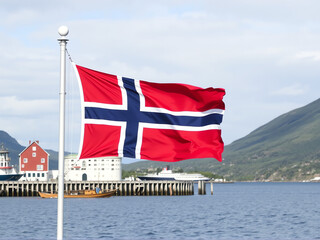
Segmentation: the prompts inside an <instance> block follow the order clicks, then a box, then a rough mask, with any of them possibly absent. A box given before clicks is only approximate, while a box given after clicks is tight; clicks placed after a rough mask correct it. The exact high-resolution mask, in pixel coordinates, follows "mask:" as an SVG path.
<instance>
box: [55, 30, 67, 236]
mask: <svg viewBox="0 0 320 240" xmlns="http://www.w3.org/2000/svg"><path fill="white" fill-rule="evenodd" d="M58 32H59V34H60V36H61V37H60V38H59V39H58V41H59V43H60V93H59V95H60V122H59V177H58V180H59V182H58V217H57V239H58V240H60V239H63V198H64V136H65V134H64V131H65V116H64V115H65V95H66V90H65V88H66V45H67V41H68V39H67V38H66V36H67V35H68V33H69V29H68V27H66V26H61V27H59V29H58Z"/></svg>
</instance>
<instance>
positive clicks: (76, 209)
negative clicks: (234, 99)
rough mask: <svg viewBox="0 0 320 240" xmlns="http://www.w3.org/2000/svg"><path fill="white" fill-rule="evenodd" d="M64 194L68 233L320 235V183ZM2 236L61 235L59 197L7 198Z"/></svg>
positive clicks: (0, 217) (2, 205)
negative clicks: (185, 192)
mask: <svg viewBox="0 0 320 240" xmlns="http://www.w3.org/2000/svg"><path fill="white" fill-rule="evenodd" d="M210 192H211V189H210V184H207V195H197V190H196V189H195V195H193V196H130V197H111V198H102V199H65V200H64V238H65V239H320V183H234V184H214V185H213V195H211V193H210ZM0 209H1V212H0V233H1V234H0V239H56V222H57V200H56V199H41V198H38V197H28V198H27V197H19V198H18V197H14V198H13V197H10V198H9V197H2V198H0Z"/></svg>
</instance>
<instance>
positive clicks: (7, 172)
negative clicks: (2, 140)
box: [0, 144, 23, 181]
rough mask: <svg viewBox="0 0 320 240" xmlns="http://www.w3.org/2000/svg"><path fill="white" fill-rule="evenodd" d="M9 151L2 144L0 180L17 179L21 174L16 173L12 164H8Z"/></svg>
mask: <svg viewBox="0 0 320 240" xmlns="http://www.w3.org/2000/svg"><path fill="white" fill-rule="evenodd" d="M10 161H11V159H10V158H9V151H8V149H6V148H5V147H4V146H3V144H2V145H1V147H0V181H17V180H19V179H20V178H21V177H22V176H23V174H19V173H17V171H16V169H15V168H14V166H10Z"/></svg>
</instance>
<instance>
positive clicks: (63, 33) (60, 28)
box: [58, 26, 69, 37]
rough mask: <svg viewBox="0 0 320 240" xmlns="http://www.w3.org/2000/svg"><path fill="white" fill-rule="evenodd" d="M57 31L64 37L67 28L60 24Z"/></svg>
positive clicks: (67, 31)
mask: <svg viewBox="0 0 320 240" xmlns="http://www.w3.org/2000/svg"><path fill="white" fill-rule="evenodd" d="M58 32H59V34H60V36H62V37H65V36H67V35H68V33H69V29H68V27H67V26H61V27H59V29H58Z"/></svg>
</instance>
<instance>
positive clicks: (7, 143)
mask: <svg viewBox="0 0 320 240" xmlns="http://www.w3.org/2000/svg"><path fill="white" fill-rule="evenodd" d="M2 143H3V145H4V147H5V148H7V149H8V151H9V157H10V158H11V162H10V164H11V165H16V166H18V164H19V154H20V153H21V152H22V151H23V150H24V149H25V148H26V146H22V145H20V144H19V143H18V142H17V140H16V139H14V138H13V137H11V136H10V135H9V134H8V133H7V132H5V131H2V130H0V144H2ZM46 151H47V153H49V154H50V162H49V169H58V153H57V152H56V151H53V150H47V149H46Z"/></svg>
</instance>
